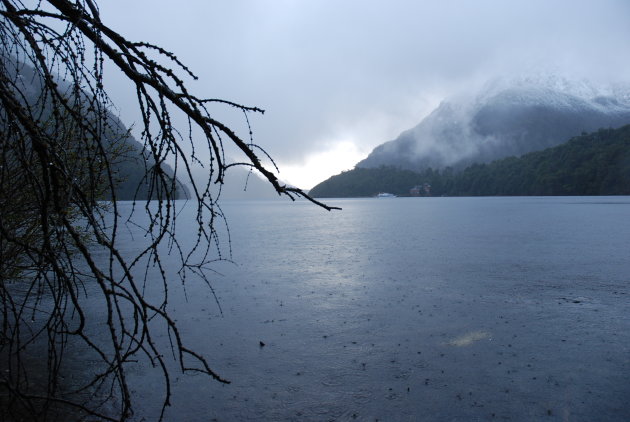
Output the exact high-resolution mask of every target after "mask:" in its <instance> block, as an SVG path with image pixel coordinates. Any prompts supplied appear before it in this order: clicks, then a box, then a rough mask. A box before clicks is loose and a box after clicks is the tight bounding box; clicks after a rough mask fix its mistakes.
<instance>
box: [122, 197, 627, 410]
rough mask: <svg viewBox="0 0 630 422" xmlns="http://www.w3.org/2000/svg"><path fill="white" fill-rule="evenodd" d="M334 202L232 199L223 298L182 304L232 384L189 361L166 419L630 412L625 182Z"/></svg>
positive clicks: (145, 392) (141, 378) (137, 384)
mask: <svg viewBox="0 0 630 422" xmlns="http://www.w3.org/2000/svg"><path fill="white" fill-rule="evenodd" d="M328 203H329V204H331V205H336V206H341V207H343V211H336V212H326V211H324V210H322V209H319V208H317V207H315V206H313V205H311V204H310V203H306V202H297V203H291V202H290V201H282V202H225V203H224V204H223V211H224V212H225V214H226V215H227V218H228V223H229V227H230V231H231V235H232V249H233V260H234V261H235V262H236V263H237V264H236V265H234V264H230V263H218V264H217V265H216V270H217V271H219V272H220V273H221V274H222V275H217V276H216V277H215V278H213V280H212V286H213V288H214V289H215V291H216V294H217V296H218V297H219V301H220V305H221V307H222V310H223V313H222V314H221V313H220V312H219V309H218V306H217V305H216V303H215V301H214V298H213V296H212V293H211V292H210V291H209V289H208V288H207V287H206V286H205V285H203V284H201V283H196V282H195V281H194V280H189V282H188V284H187V298H188V299H187V301H186V300H184V298H183V295H179V296H178V294H177V293H174V296H173V299H172V302H171V304H172V306H171V308H172V309H173V312H174V315H175V318H176V319H177V320H178V322H179V324H180V326H181V329H182V334H183V335H184V338H185V339H186V340H187V342H188V344H189V345H190V346H191V347H192V348H195V349H196V350H197V351H199V352H202V353H203V354H204V355H205V356H207V357H208V360H209V362H210V363H211V365H212V367H213V369H215V370H216V371H217V372H219V373H220V374H221V375H222V376H224V377H226V378H228V379H229V380H231V381H232V383H231V384H230V385H220V384H218V383H216V382H213V381H211V380H209V379H207V378H205V377H203V376H179V377H178V378H177V380H176V381H175V389H174V398H173V406H172V407H171V408H169V410H168V412H167V417H166V419H167V420H169V421H184V420H185V421H209V420H219V421H234V420H280V421H289V420H313V421H328V420H355V419H356V420H361V421H369V420H371V421H374V420H380V421H405V420H409V421H415V420H429V421H433V420H435V421H445V420H447V421H472V420H483V421H486V420H510V421H531V420H562V421H565V420H566V421H594V420H598V421H602V420H610V421H624V420H630V402H629V400H628V399H629V398H630V382H629V381H628V380H629V379H630V254H629V251H630V248H629V243H630V198H628V197H544V198H542V197H527V198H523V197H517V198H393V199H356V200H330V201H328ZM187 212H188V210H184V212H183V213H182V215H181V216H180V218H181V220H180V229H181V230H182V234H183V235H184V236H186V233H185V231H186V230H192V229H193V228H192V227H186V224H183V223H182V222H184V221H185V220H186V218H188V217H187V215H188V214H187ZM191 235H192V232H191ZM128 245H129V248H130V249H133V247H134V243H133V242H131V241H130V242H129V243H128ZM261 341H262V342H264V343H265V346H264V347H260V344H259V342H261ZM132 382H133V385H134V389H135V390H136V392H137V394H138V397H139V401H138V405H139V407H138V413H137V415H136V416H137V419H138V420H143V418H146V420H153V418H154V417H155V414H156V413H155V412H156V409H155V403H154V401H155V400H154V399H155V397H156V392H159V391H160V390H159V389H160V384H159V383H158V381H157V378H156V377H155V375H154V374H153V373H152V372H151V371H147V370H146V369H144V368H137V369H136V370H135V371H134V373H133V381H132Z"/></svg>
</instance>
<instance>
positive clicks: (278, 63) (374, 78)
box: [100, 0, 630, 188]
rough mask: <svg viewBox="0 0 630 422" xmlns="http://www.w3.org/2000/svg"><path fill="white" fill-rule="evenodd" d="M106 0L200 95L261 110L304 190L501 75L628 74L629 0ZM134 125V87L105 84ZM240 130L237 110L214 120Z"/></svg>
mask: <svg viewBox="0 0 630 422" xmlns="http://www.w3.org/2000/svg"><path fill="white" fill-rule="evenodd" d="M173 5H174V3H173V2H167V1H163V0H152V1H148V0H136V1H134V2H123V1H122V0H112V1H109V2H104V3H102V4H101V5H100V7H101V14H102V18H103V20H104V21H105V22H107V23H108V24H109V25H110V26H111V27H113V28H114V29H116V30H118V31H119V32H120V33H121V34H124V35H125V36H127V37H128V38H129V39H132V40H142V41H148V42H152V43H155V44H158V45H161V46H163V47H164V48H166V49H168V50H171V51H173V52H174V53H175V54H176V55H177V56H178V57H179V58H180V59H181V60H182V61H183V62H184V63H186V64H187V65H188V66H189V67H190V68H191V69H192V70H193V71H194V72H195V73H196V74H198V76H199V77H200V80H199V81H196V82H195V81H189V82H190V86H191V89H192V90H193V91H194V92H195V93H197V94H198V96H202V97H213V98H217V97H218V98H224V99H228V100H232V101H237V102H240V103H243V104H246V105H256V106H259V107H261V108H263V109H265V110H266V113H265V114H264V115H262V116H252V124H253V130H254V137H255V141H256V142H257V143H258V144H260V145H261V146H263V147H264V148H265V149H266V150H267V151H268V152H269V153H270V154H271V155H272V156H273V157H274V158H275V159H276V160H277V162H278V164H279V167H280V170H281V172H280V177H281V178H283V179H284V180H287V181H289V182H291V183H293V184H295V185H297V186H299V187H302V188H310V187H312V186H313V185H314V184H316V183H318V182H319V181H321V180H323V179H325V178H327V177H329V176H330V175H332V174H335V173H338V172H339V171H341V170H344V169H348V168H352V167H353V166H354V164H356V162H358V161H359V160H360V159H363V158H365V157H366V156H367V154H368V153H369V152H370V151H371V150H372V149H373V148H374V147H376V146H377V145H379V144H381V143H383V142H386V141H389V140H392V139H394V138H396V137H397V136H398V135H399V134H400V133H401V132H403V131H404V130H407V129H409V128H411V127H413V126H415V125H416V124H418V123H419V122H420V121H421V120H422V118H423V117H425V116H426V115H428V114H429V113H430V112H431V111H432V110H433V109H434V108H435V107H436V106H438V105H439V103H440V102H441V101H442V100H444V99H445V98H451V97H452V96H455V95H461V94H462V93H464V92H466V91H474V90H476V89H478V88H479V87H480V86H483V85H484V84H486V83H487V81H489V80H492V79H493V78H496V77H499V76H510V75H526V74H529V73H532V74H540V73H547V74H554V75H560V76H563V77H568V78H573V79H580V78H582V79H588V80H592V81H595V82H597V83H606V82H613V81H614V82H616V81H624V80H627V79H628V75H630V72H629V71H628V70H630V58H629V55H628V54H627V52H628V51H630V26H629V25H628V24H627V22H628V20H629V19H628V18H630V3H628V2H626V1H614V0H609V1H598V2H593V1H575V0H573V1H554V2H548V1H543V0H539V1H510V2H504V1H498V0H495V1H490V0H485V1H475V2H468V1H439V2H438V1H434V2H428V1H427V2H416V1H388V2H383V1H381V2H377V1H358V0H357V1H344V2H338V1H332V0H323V1H317V2H298V1H289V0H285V1H262V0H261V1H259V0H251V1H230V2H219V1H212V2H208V1H187V2H178V3H177V4H176V6H173ZM109 86H110V87H111V89H110V93H111V95H112V99H113V100H114V101H115V102H116V103H117V105H118V108H119V112H120V116H121V118H122V120H123V121H125V123H127V124H132V123H134V122H137V121H138V117H137V116H136V115H135V113H134V109H133V101H134V92H133V90H132V89H130V88H129V86H126V85H124V84H123V83H122V80H121V78H120V77H119V76H117V75H115V74H112V75H110V76H109ZM217 113H218V116H220V117H221V118H224V119H226V120H227V122H228V123H230V124H233V125H235V126H236V127H237V129H238V128H242V115H239V114H236V115H233V116H232V115H230V114H225V115H224V114H222V113H221V112H217Z"/></svg>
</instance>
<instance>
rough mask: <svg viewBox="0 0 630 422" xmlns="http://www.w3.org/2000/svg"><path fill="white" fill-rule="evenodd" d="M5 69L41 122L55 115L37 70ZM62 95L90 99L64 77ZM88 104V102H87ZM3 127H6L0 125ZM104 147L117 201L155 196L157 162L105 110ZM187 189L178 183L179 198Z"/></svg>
mask: <svg viewBox="0 0 630 422" xmlns="http://www.w3.org/2000/svg"><path fill="white" fill-rule="evenodd" d="M7 63H8V64H4V63H3V66H2V69H3V71H4V72H5V73H6V74H7V76H8V77H9V79H11V80H14V81H15V86H16V88H17V89H18V90H19V93H20V95H18V98H19V100H21V101H23V102H24V103H25V104H27V105H28V106H29V107H31V108H32V112H33V113H40V117H39V118H40V119H41V120H42V121H45V120H46V119H47V118H49V116H50V115H51V114H52V105H51V100H50V98H49V97H47V96H45V95H43V94H42V93H43V89H44V87H43V84H42V80H41V78H40V76H39V75H38V74H37V72H36V71H35V69H34V68H33V67H32V66H31V65H29V64H26V63H17V62H10V61H9V62H7ZM56 82H57V84H58V86H57V89H58V90H59V92H60V93H62V95H65V96H66V97H68V98H71V97H72V96H73V95H81V96H84V97H85V98H88V96H89V95H90V94H89V93H86V92H82V91H79V93H77V90H76V88H75V87H74V86H73V85H72V84H71V83H70V82H68V81H66V80H65V79H64V78H63V77H59V78H57V80H56ZM85 102H86V103H88V102H89V101H85ZM0 124H4V123H2V122H0ZM102 130H103V133H102V139H101V142H102V146H103V147H104V149H105V150H106V151H107V153H108V155H110V157H109V159H110V160H111V161H110V165H111V170H112V173H113V178H114V190H115V195H116V199H117V200H133V199H137V200H143V199H147V198H149V196H151V195H153V196H155V195H156V192H155V191H153V192H151V188H150V183H149V178H150V177H151V175H150V171H151V168H152V167H154V166H155V159H154V158H153V156H152V155H151V154H150V152H149V151H148V150H147V149H146V148H145V147H144V145H143V144H142V143H141V142H139V141H138V140H136V139H135V138H134V137H133V135H131V133H130V131H129V130H128V128H127V127H125V125H124V124H123V123H122V121H121V120H120V118H118V117H117V116H116V115H115V114H114V113H113V111H112V110H111V109H108V110H107V111H106V119H105V122H104V124H103V127H102ZM160 166H161V167H162V169H163V170H164V172H165V175H166V177H167V178H170V179H171V180H172V178H173V177H174V171H173V169H172V167H171V166H169V165H168V164H166V163H161V164H160ZM187 195H188V188H187V187H186V186H185V185H184V184H182V183H181V182H180V181H179V180H177V188H176V191H175V196H176V198H185V197H186V196H187ZM102 199H106V200H110V199H112V198H111V192H109V191H107V190H106V191H105V192H104V194H103V198H102Z"/></svg>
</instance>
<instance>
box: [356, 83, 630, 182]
mask: <svg viewBox="0 0 630 422" xmlns="http://www.w3.org/2000/svg"><path fill="white" fill-rule="evenodd" d="M628 123H630V89H628V87H624V86H606V87H602V86H596V85H594V84H591V83H589V82H586V81H570V80H567V79H563V78H559V77H550V76H544V77H539V78H521V79H516V80H496V81H493V82H492V83H488V84H486V85H485V87H484V88H483V89H481V90H480V91H479V92H477V93H476V94H474V95H468V96H460V97H458V98H453V99H450V100H448V101H444V102H442V103H441V104H440V105H439V107H437V108H436V109H435V110H434V111H433V112H432V113H431V114H429V115H428V116H427V117H426V118H425V119H424V120H422V121H421V122H420V123H419V124H418V125H417V126H416V127H414V128H412V129H409V130H407V131H405V132H403V133H402V134H400V136H398V138H396V139H395V140H393V141H390V142H387V143H385V144H382V145H380V146H378V147H376V148H375V149H374V150H373V151H372V152H371V153H370V155H369V156H368V157H367V158H366V159H364V160H363V161H361V162H359V163H358V164H357V167H363V168H375V167H380V166H383V165H385V166H397V167H400V168H404V169H410V170H423V169H426V168H433V169H440V168H444V167H447V166H450V167H453V168H455V169H463V168H464V167H466V166H468V165H470V164H472V163H487V162H490V161H492V160H496V159H499V158H503V157H508V156H520V155H522V154H525V153H528V152H532V151H537V150H541V149H544V148H548V147H551V146H555V145H558V144H559V143H561V142H565V141H566V140H567V139H569V138H570V137H572V136H576V135H579V134H581V133H583V132H592V131H595V130H597V129H599V128H609V127H613V128H614V127H619V126H622V125H624V124H628Z"/></svg>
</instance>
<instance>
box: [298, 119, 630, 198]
mask: <svg viewBox="0 0 630 422" xmlns="http://www.w3.org/2000/svg"><path fill="white" fill-rule="evenodd" d="M425 184H427V185H429V186H430V195H431V196H495V195H496V196H529V195H533V196H543V195H630V125H627V126H623V127H621V128H618V129H600V130H598V131H596V132H594V133H591V134H585V135H581V136H578V137H574V138H572V139H570V140H569V141H568V142H566V143H564V144H561V145H558V146H555V147H551V148H547V149H545V150H542V151H536V152H531V153H528V154H525V155H523V156H521V157H514V156H512V157H507V158H503V159H500V160H496V161H493V162H492V163H489V164H485V163H480V164H474V165H471V166H469V167H467V168H465V169H464V170H463V171H454V170H453V169H452V168H450V167H447V168H444V169H438V170H433V169H426V170H423V171H421V172H413V171H410V170H406V169H402V168H397V167H386V166H382V167H377V168H364V167H356V168H355V169H353V170H349V171H347V172H343V173H341V174H338V175H336V176H333V177H331V178H329V179H328V180H326V181H324V182H322V183H320V184H319V185H317V186H315V187H314V188H313V189H311V191H310V193H311V195H312V196H314V197H316V198H326V197H328V198H332V197H361V196H374V195H375V194H376V193H378V192H391V193H394V194H397V195H403V196H404V195H407V196H408V195H410V189H411V188H413V187H414V186H421V185H425ZM422 194H425V193H422Z"/></svg>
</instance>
